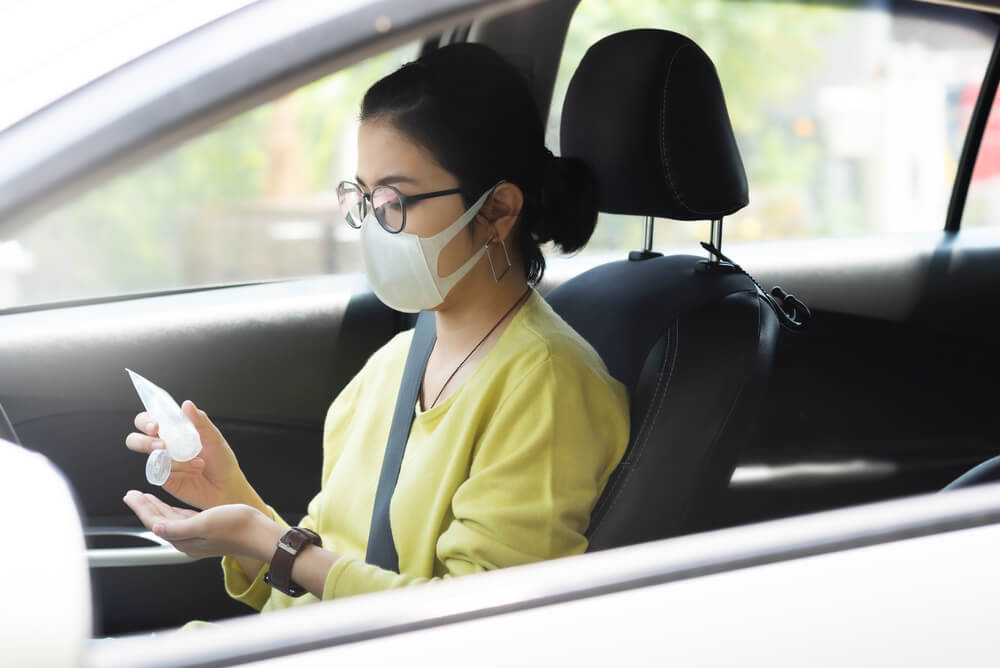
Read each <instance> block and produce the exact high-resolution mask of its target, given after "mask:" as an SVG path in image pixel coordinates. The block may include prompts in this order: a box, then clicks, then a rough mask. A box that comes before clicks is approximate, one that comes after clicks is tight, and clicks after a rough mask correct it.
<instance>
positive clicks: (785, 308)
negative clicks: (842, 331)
mask: <svg viewBox="0 0 1000 668" xmlns="http://www.w3.org/2000/svg"><path fill="white" fill-rule="evenodd" d="M701 247H702V248H704V249H705V250H707V251H708V252H709V253H711V254H712V255H715V256H716V257H718V258H719V259H721V260H722V261H723V262H726V263H728V264H730V265H732V268H733V270H734V271H738V272H739V273H741V274H743V275H744V276H746V277H747V278H749V279H750V280H751V281H753V284H754V285H756V286H757V291H758V293H759V294H760V296H761V297H763V299H764V301H766V302H767V303H768V304H769V305H770V306H771V310H773V311H774V314H775V315H776V316H777V317H778V322H780V323H781V325H782V326H783V327H784V328H785V329H788V330H790V331H793V332H797V331H800V330H802V329H805V327H806V326H807V325H808V324H809V321H810V320H812V312H811V311H810V310H809V307H808V306H806V305H805V304H804V303H803V302H802V300H800V299H799V298H798V297H796V296H795V295H793V294H791V293H788V292H785V291H784V290H783V289H782V287H781V286H780V285H776V286H774V287H773V288H771V292H770V293H767V292H765V291H764V288H762V287H760V283H758V282H757V279H755V278H754V277H753V276H751V275H750V272H748V271H747V270H746V269H744V268H743V267H741V266H740V265H738V264H736V263H735V262H733V261H732V260H730V259H729V258H728V257H726V256H725V255H723V253H722V251H720V250H719V249H718V248H716V247H715V246H713V245H712V244H710V243H708V242H707V241H702V242H701ZM779 300H780V302H779Z"/></svg>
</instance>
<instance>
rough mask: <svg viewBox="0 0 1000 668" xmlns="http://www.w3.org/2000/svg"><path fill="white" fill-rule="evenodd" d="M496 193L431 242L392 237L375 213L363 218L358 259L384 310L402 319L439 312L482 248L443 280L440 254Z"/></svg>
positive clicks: (413, 237) (405, 234)
mask: <svg viewBox="0 0 1000 668" xmlns="http://www.w3.org/2000/svg"><path fill="white" fill-rule="evenodd" d="M497 185H500V184H499V183H498V184H497ZM496 187H497V186H493V187H492V188H490V189H489V190H487V191H486V192H485V193H483V196H482V197H480V198H479V199H478V200H477V201H476V203H475V204H473V205H472V206H471V207H469V209H468V210H467V211H466V212H465V213H463V214H462V215H461V216H459V217H458V219H457V220H456V221H455V222H453V223H452V224H451V225H449V226H448V227H446V228H444V229H443V230H441V231H440V232H438V233H437V234H435V235H434V236H432V237H426V238H424V237H418V236H417V235H416V234H409V233H408V232H406V231H405V230H404V231H403V232H398V233H396V234H393V233H391V232H388V231H386V230H385V228H383V227H382V226H381V225H379V223H378V220H376V219H375V214H374V213H369V214H368V215H367V216H365V219H364V220H363V221H362V222H361V254H362V257H363V258H364V262H365V273H367V274H368V281H369V282H370V283H371V286H372V290H374V291H375V295H376V296H377V297H378V298H379V299H381V300H382V302H383V303H384V304H385V305H386V306H389V307H390V308H394V309H396V310H397V311H403V312H405V313H416V312H417V311H425V310H427V309H431V308H434V307H436V306H440V305H441V302H443V301H444V298H445V297H447V296H448V293H449V292H451V289H452V288H454V287H455V285H456V284H457V283H458V282H459V281H460V280H462V279H463V278H465V275H466V274H468V273H469V272H470V271H471V270H472V268H473V267H474V266H475V265H476V263H477V262H479V260H480V259H481V258H482V257H483V253H485V252H486V246H483V247H482V248H480V249H479V250H478V251H476V252H475V253H473V254H472V257H470V258H469V259H468V260H466V262H465V264H463V265H462V266H461V267H459V268H458V269H456V270H455V271H453V272H452V273H450V274H448V275H447V276H438V272H437V267H438V258H439V257H440V256H441V251H442V250H444V247H445V246H447V245H448V242H450V241H451V240H452V239H454V238H455V236H456V235H457V234H458V233H459V232H461V231H462V229H463V228H464V227H465V226H466V225H468V224H469V223H470V222H471V221H472V219H473V218H475V217H476V214H477V213H479V210H480V209H481V208H482V207H483V204H485V203H486V200H487V199H489V196H490V195H491V194H493V190H494V189H496Z"/></svg>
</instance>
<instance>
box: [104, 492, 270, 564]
mask: <svg viewBox="0 0 1000 668" xmlns="http://www.w3.org/2000/svg"><path fill="white" fill-rule="evenodd" d="M122 500H123V501H124V502H125V503H126V505H128V507H129V508H131V509H132V511H133V512H134V513H135V514H136V515H137V516H138V517H139V519H140V520H142V523H143V524H144V525H145V526H146V528H147V529H149V530H150V531H152V532H153V533H155V534H156V535H157V536H160V537H161V538H165V539H166V540H168V541H170V542H171V543H172V544H173V546H174V547H176V548H177V549H178V550H180V551H181V552H184V553H185V554H188V555H190V556H192V557H194V558H196V559H203V558H205V557H221V556H225V555H229V556H236V557H240V556H245V557H252V558H254V559H260V560H262V561H268V560H270V558H271V554H272V552H273V551H274V545H275V543H277V541H278V539H279V538H280V537H281V535H282V534H283V533H284V529H283V528H282V527H280V526H279V525H278V524H277V523H276V522H274V521H273V520H271V519H270V518H269V517H267V516H265V515H264V514H263V513H261V512H260V511H259V510H256V509H255V508H251V507H250V506H247V505H243V504H230V505H223V506H215V507H214V508H209V509H208V510H203V511H201V512H197V511H194V510H188V509H186V508H176V507H174V506H171V505H168V504H167V503H164V502H163V501H161V500H160V499H158V498H157V497H155V496H153V495H152V494H143V493H141V492H138V491H136V490H130V491H129V492H128V493H127V494H126V495H125V497H124V499H122Z"/></svg>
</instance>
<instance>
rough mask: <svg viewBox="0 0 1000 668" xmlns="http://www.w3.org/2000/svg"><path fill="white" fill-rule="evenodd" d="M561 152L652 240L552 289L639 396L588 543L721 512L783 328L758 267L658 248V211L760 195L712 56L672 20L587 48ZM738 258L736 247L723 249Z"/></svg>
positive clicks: (704, 213) (566, 113) (690, 214)
mask: <svg viewBox="0 0 1000 668" xmlns="http://www.w3.org/2000/svg"><path fill="white" fill-rule="evenodd" d="M561 133H562V134H561V140H562V141H561V143H562V151H561V152H562V155H564V156H574V157H579V158H582V159H583V160H585V161H586V162H587V163H588V164H589V165H590V166H591V167H592V168H593V169H594V171H595V173H596V175H597V180H598V204H599V208H600V210H601V211H604V212H608V213H619V214H631V215H635V216H644V217H646V225H647V230H646V239H647V242H646V248H644V249H643V250H642V251H633V252H632V253H631V254H630V256H629V259H628V260H623V261H621V262H614V263H610V264H605V265H602V266H599V267H596V268H594V269H591V270H590V271H587V272H585V273H583V274H581V275H579V276H577V277H575V278H573V279H571V280H569V281H567V282H565V283H564V284H562V285H561V286H559V287H558V288H556V289H555V290H553V291H552V292H551V293H549V295H548V297H547V298H548V300H549V302H550V303H551V304H552V306H553V308H554V309H555V310H556V311H557V312H558V313H559V314H560V315H561V316H562V317H563V318H564V319H565V320H566V321H567V322H568V323H569V324H570V325H572V326H573V327H574V328H575V329H576V330H577V331H578V332H580V334H582V335H583V336H584V337H585V338H586V339H587V340H588V341H589V342H590V343H591V345H593V346H594V347H595V348H596V349H597V351H598V353H599V354H600V355H601V357H602V358H603V359H604V361H605V363H606V364H607V366H608V369H609V370H610V372H611V374H612V375H613V376H614V377H615V378H617V379H618V380H620V381H621V382H622V383H624V385H625V386H626V388H627V389H628V392H629V397H630V402H631V416H632V434H631V439H630V443H629V447H628V451H627V452H626V455H625V457H624V459H623V461H622V463H621V464H620V465H619V467H618V469H617V470H616V471H615V473H614V474H613V476H612V478H611V480H610V481H609V482H608V485H607V488H606V489H605V491H604V494H603V495H602V497H601V499H600V500H599V501H598V504H597V506H596V507H595V509H594V512H593V515H592V519H591V526H590V529H589V532H588V533H589V538H590V548H589V549H590V550H599V549H604V548H609V547H616V546H620V545H626V544H631V543H637V542H642V541H647V540H653V539H658V538H664V537H668V536H674V535H678V534H682V533H687V532H690V531H694V530H698V529H700V528H704V527H705V526H707V525H709V524H711V522H713V521H714V517H715V515H716V513H717V512H718V510H719V506H720V504H721V502H722V500H723V498H724V493H725V491H726V488H727V486H728V483H729V479H730V477H731V476H732V473H733V470H734V468H735V466H736V462H737V458H738V457H739V454H740V451H741V449H742V448H743V447H744V445H745V444H746V443H747V441H748V440H749V438H750V436H751V434H752V432H753V428H754V425H755V423H756V422H757V416H758V415H759V413H760V409H761V403H762V400H763V395H764V391H765V387H766V384H767V379H768V375H769V372H770V369H771V365H772V360H773V356H774V350H775V345H776V341H777V334H778V329H779V323H778V320H777V318H776V316H775V313H774V312H773V311H772V309H771V306H770V304H769V303H768V300H769V298H768V296H766V295H765V294H764V293H763V292H762V291H760V290H759V289H758V286H757V285H756V284H755V283H754V282H753V280H752V279H751V278H749V276H747V275H746V274H744V273H742V272H741V271H739V270H738V268H734V267H733V265H730V264H727V263H726V262H722V261H720V259H719V258H720V255H721V250H719V254H718V255H715V254H713V255H711V256H710V260H709V261H705V260H703V259H702V258H699V257H695V256H691V255H674V256H668V257H664V256H661V255H660V254H658V253H654V252H653V251H652V250H651V247H650V246H651V239H652V224H653V218H654V217H655V218H671V219H674V220H711V221H713V223H712V227H713V232H712V237H713V239H712V241H713V243H714V247H715V248H716V249H720V247H721V225H722V217H723V216H725V215H727V214H731V213H733V212H734V211H737V210H739V209H741V208H743V207H744V206H745V205H746V204H747V202H748V193H747V181H746V174H745V173H744V170H743V162H742V160H741V159H740V154H739V150H738V148H737V146H736V140H735V138H734V136H733V131H732V127H731V125H730V122H729V114H728V112H727V111H726V104H725V100H724V99H723V94H722V87H721V84H720V83H719V79H718V76H717V75H716V72H715V68H714V66H713V65H712V62H711V60H710V59H709V58H708V56H707V55H706V54H705V52H704V51H702V50H701V49H700V48H699V47H698V46H697V45H696V44H695V43H694V42H692V41H691V40H690V39H688V38H686V37H684V36H682V35H679V34H676V33H673V32H668V31H664V30H631V31H627V32H622V33H618V34H615V35H612V36H610V37H606V38H604V39H602V40H601V41H599V42H597V43H596V44H594V45H593V46H592V47H591V48H590V49H589V50H588V51H587V53H586V55H585V56H584V58H583V60H582V61H581V62H580V65H579V67H578V69H577V71H576V73H575V74H574V76H573V78H572V81H571V83H570V86H569V90H568V92H567V95H566V101H565V103H564V107H563V112H562V130H561ZM722 257H724V256H722Z"/></svg>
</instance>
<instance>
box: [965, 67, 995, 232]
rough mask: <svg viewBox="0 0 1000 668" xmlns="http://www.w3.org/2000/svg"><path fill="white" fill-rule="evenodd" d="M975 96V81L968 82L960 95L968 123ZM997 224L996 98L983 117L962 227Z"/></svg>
mask: <svg viewBox="0 0 1000 668" xmlns="http://www.w3.org/2000/svg"><path fill="white" fill-rule="evenodd" d="M978 97H979V84H978V83H977V84H969V85H968V86H967V87H966V88H965V89H964V90H962V93H961V95H960V98H959V99H960V104H961V109H962V114H963V115H964V116H965V122H966V123H968V121H969V119H970V118H971V117H972V109H973V107H975V105H976V100H977V99H978ZM984 225H1000V109H997V102H996V98H994V99H993V106H992V107H991V108H990V116H989V118H988V119H987V120H986V130H985V131H984V132H983V140H982V142H981V143H980V144H979V153H978V154H976V166H975V167H974V168H973V170H972V180H971V181H970V182H969V194H968V197H967V198H966V200H965V209H963V211H962V227H982V226H984Z"/></svg>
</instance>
